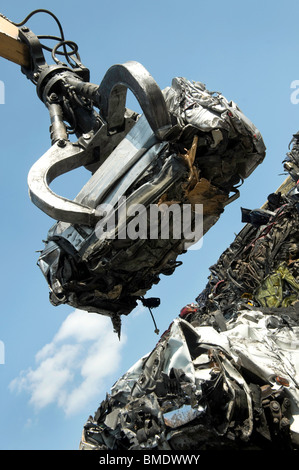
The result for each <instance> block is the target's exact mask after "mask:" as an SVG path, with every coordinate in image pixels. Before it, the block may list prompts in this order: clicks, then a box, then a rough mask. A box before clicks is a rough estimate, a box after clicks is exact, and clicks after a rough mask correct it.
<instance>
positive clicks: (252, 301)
mask: <svg viewBox="0 0 299 470" xmlns="http://www.w3.org/2000/svg"><path fill="white" fill-rule="evenodd" d="M298 144H299V140H298V135H295V136H294V138H293V146H292V150H291V151H290V152H289V153H288V154H287V157H286V159H285V161H284V168H285V169H286V170H287V171H288V172H289V174H290V176H289V177H288V178H287V180H286V181H285V183H284V184H283V185H282V186H281V188H279V190H277V191H276V192H275V193H273V194H270V195H269V197H268V200H267V202H266V203H265V204H264V205H263V206H262V208H260V209H256V210H249V209H244V208H243V209H242V221H243V222H245V224H246V225H245V226H244V228H243V229H242V230H241V231H240V233H239V234H238V235H237V236H236V238H235V240H234V241H233V242H232V244H231V245H230V246H229V247H228V249H227V250H226V251H225V252H224V253H223V254H222V255H221V256H220V258H219V260H218V261H217V263H216V264H215V265H213V266H212V267H211V268H210V276H209V278H208V283H207V285H206V288H205V289H204V290H203V292H201V293H200V294H199V295H198V297H197V298H196V299H195V300H196V301H195V302H194V303H191V304H190V305H187V306H186V307H184V308H182V309H181V311H180V313H179V315H178V317H177V318H175V319H174V320H173V322H172V323H171V325H170V326H169V329H168V330H167V331H166V332H164V333H163V334H162V336H161V337H160V340H159V341H158V343H157V345H156V346H155V348H154V349H153V350H152V351H151V352H150V353H149V354H148V355H146V356H145V357H142V358H141V359H140V360H139V361H137V363H136V364H135V365H133V366H132V367H131V368H130V369H129V370H128V371H127V373H125V374H124V375H123V376H122V377H121V378H120V379H119V380H118V381H117V382H116V383H115V384H114V385H113V387H112V388H111V390H110V392H109V394H107V396H106V399H105V400H103V401H102V402H101V404H100V406H99V408H98V410H97V411H96V413H95V414H94V416H90V417H89V419H88V420H87V422H86V424H85V425H84V428H83V433H82V438H81V442H80V449H82V450H87V449H99V450H100V449H101V450H103V449H110V450H172V451H183V450H197V451H199V450H211V449H215V450H221V449H232V450H240V449H243V450H244V449H247V450H267V449H268V450H269V449H271V450H273V449H275V450H294V449H298V448H299V408H298V406H299V352H298V339H299V336H298V335H299V302H298V293H299V282H298V281H299V271H298V268H299V261H298V259H299V256H298V255H299V252H298V250H299V248H298V246H299V245H298V241H299V240H298V237H299V234H298V221H299V213H298V210H299V205H298V202H299V196H298V194H299V193H298V176H299V172H298V171H299V152H298V149H299V146H298Z"/></svg>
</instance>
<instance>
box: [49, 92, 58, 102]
mask: <svg viewBox="0 0 299 470" xmlns="http://www.w3.org/2000/svg"><path fill="white" fill-rule="evenodd" d="M57 100H58V96H57V95H56V93H51V95H50V101H57Z"/></svg>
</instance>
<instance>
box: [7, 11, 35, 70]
mask: <svg viewBox="0 0 299 470" xmlns="http://www.w3.org/2000/svg"><path fill="white" fill-rule="evenodd" d="M0 57H4V58H5V59H8V60H10V61H12V62H14V63H15V64H18V65H21V66H23V67H29V65H30V54H29V48H28V46H27V45H26V44H24V43H22V42H21V41H20V39H19V29H18V27H17V26H15V25H14V24H12V23H11V22H10V21H8V20H7V19H5V18H3V17H2V16H0Z"/></svg>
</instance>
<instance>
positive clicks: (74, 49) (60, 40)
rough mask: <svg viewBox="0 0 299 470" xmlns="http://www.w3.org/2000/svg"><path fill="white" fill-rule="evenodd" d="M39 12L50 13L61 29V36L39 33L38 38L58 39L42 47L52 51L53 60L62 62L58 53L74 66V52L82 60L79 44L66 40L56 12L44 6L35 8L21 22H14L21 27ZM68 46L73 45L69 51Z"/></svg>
mask: <svg viewBox="0 0 299 470" xmlns="http://www.w3.org/2000/svg"><path fill="white" fill-rule="evenodd" d="M37 13H46V14H48V15H50V16H51V17H52V18H53V19H54V20H55V22H56V24H57V26H58V29H59V32H60V37H59V36H51V35H38V36H37V37H38V39H49V40H55V41H58V43H57V44H56V45H55V46H54V47H53V48H51V47H48V46H46V45H45V44H41V47H42V48H43V49H45V50H47V51H49V52H51V55H52V58H53V60H54V61H55V62H56V63H60V61H59V60H58V59H57V57H56V55H63V56H64V57H65V59H66V60H67V62H68V63H69V64H70V65H71V66H72V67H74V63H73V62H72V61H71V56H72V55H73V54H75V55H76V56H77V58H78V59H79V60H80V57H79V54H78V46H77V44H76V43H75V42H73V41H66V40H65V37H64V32H63V28H62V26H61V23H60V21H59V20H58V18H57V16H56V15H54V13H52V12H51V11H49V10H45V9H43V8H39V9H37V10H33V11H32V12H31V13H29V14H28V15H27V16H26V18H24V19H23V20H22V21H21V22H19V23H14V22H12V23H13V24H14V25H15V26H17V27H20V26H23V25H24V24H25V23H27V21H28V20H29V19H30V18H31V17H32V16H34V15H36V14H37ZM67 46H69V47H71V50H70V51H67ZM59 47H62V48H63V52H62V51H58V50H57V49H58V48H59Z"/></svg>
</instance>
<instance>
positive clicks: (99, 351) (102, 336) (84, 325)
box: [9, 310, 126, 415]
mask: <svg viewBox="0 0 299 470" xmlns="http://www.w3.org/2000/svg"><path fill="white" fill-rule="evenodd" d="M125 341H126V338H125V337H124V336H123V335H122V338H121V341H119V339H118V336H117V334H116V333H114V332H113V329H112V325H111V321H110V319H109V318H106V317H103V316H101V315H98V314H91V313H87V312H82V311H80V310H75V311H73V312H72V313H71V314H70V315H69V316H68V317H67V318H66V319H65V321H64V322H63V323H62V325H61V327H60V328H59V330H58V332H57V333H56V335H55V336H54V338H53V340H52V341H51V342H50V343H49V344H46V345H45V346H44V347H43V348H42V349H41V350H40V351H38V353H37V354H36V358H35V359H36V367H35V368H30V369H28V370H26V371H22V372H21V373H20V374H19V376H18V377H16V378H15V379H14V380H13V381H12V382H11V383H10V386H9V387H10V390H11V391H14V392H23V391H26V392H27V393H29V395H30V403H31V404H32V405H34V406H35V407H36V408H37V409H41V408H43V407H45V406H47V405H50V404H53V403H56V404H57V405H58V406H59V407H61V408H62V409H63V410H64V411H65V413H66V414H68V415H70V414H74V413H75V412H78V411H80V410H82V409H84V407H85V406H86V405H88V403H90V401H91V400H93V399H94V398H95V397H98V398H99V400H100V393H101V392H103V388H104V387H105V379H108V377H109V376H110V375H112V374H113V373H115V372H116V371H117V369H118V368H119V366H120V362H121V349H122V347H123V346H124V344H125ZM111 385H112V384H111ZM105 391H106V390H105Z"/></svg>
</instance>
